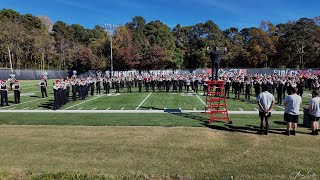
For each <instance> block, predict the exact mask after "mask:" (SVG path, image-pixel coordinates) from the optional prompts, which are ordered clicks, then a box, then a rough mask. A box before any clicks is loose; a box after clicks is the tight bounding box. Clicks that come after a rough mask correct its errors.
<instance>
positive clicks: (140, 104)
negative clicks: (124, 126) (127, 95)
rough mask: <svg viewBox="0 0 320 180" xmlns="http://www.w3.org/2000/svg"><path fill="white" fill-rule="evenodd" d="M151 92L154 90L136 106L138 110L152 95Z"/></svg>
mask: <svg viewBox="0 0 320 180" xmlns="http://www.w3.org/2000/svg"><path fill="white" fill-rule="evenodd" d="M151 94H152V92H151V93H150V94H149V95H148V96H147V97H146V98H144V100H143V101H142V102H141V103H140V104H139V106H138V107H137V108H136V110H138V109H139V108H140V107H141V105H142V104H143V103H144V102H145V101H146V100H147V99H148V98H149V97H150V96H151Z"/></svg>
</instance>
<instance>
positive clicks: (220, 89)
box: [205, 47, 232, 124]
mask: <svg viewBox="0 0 320 180" xmlns="http://www.w3.org/2000/svg"><path fill="white" fill-rule="evenodd" d="M226 51H227V48H224V52H226ZM206 52H207V54H208V55H210V59H211V62H212V81H208V90H207V92H208V95H207V98H206V103H207V105H206V107H205V112H206V113H209V114H210V124H211V123H212V122H213V121H226V122H227V123H229V124H232V121H230V116H229V112H228V106H227V100H226V96H225V88H224V84H225V82H224V81H223V80H219V74H218V72H219V68H220V61H221V54H222V52H221V51H219V48H218V47H216V49H215V51H210V49H209V47H207V51H206ZM214 75H215V76H214ZM207 111H208V112H207Z"/></svg>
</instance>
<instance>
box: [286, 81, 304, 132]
mask: <svg viewBox="0 0 320 180" xmlns="http://www.w3.org/2000/svg"><path fill="white" fill-rule="evenodd" d="M297 92H298V88H296V87H294V88H291V93H292V94H291V95H288V96H287V97H286V99H285V100H284V106H285V110H284V120H285V121H287V131H286V133H285V134H286V135H288V136H289V135H296V129H297V124H298V120H299V110H300V104H301V102H302V99H301V96H299V95H297Z"/></svg>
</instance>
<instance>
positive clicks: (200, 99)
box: [196, 95, 207, 106]
mask: <svg viewBox="0 0 320 180" xmlns="http://www.w3.org/2000/svg"><path fill="white" fill-rule="evenodd" d="M196 96H197V98H198V99H199V100H200V101H201V102H202V104H203V105H205V106H207V105H206V103H205V102H204V101H203V100H202V99H201V98H200V97H199V96H198V95H196Z"/></svg>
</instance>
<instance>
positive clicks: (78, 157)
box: [0, 81, 320, 179]
mask: <svg viewBox="0 0 320 180" xmlns="http://www.w3.org/2000/svg"><path fill="white" fill-rule="evenodd" d="M37 83H38V82H37V81H22V86H23V92H22V93H23V96H22V97H21V103H22V104H20V105H14V104H12V103H10V105H11V106H9V107H4V108H0V110H6V112H2V113H1V115H0V144H1V146H0V154H1V156H0V179H319V177H320V168H319V167H320V161H319V155H320V152H319V148H320V143H319V142H320V140H319V138H320V137H316V136H311V135H309V134H308V133H309V132H310V129H308V128H306V127H303V126H302V117H303V115H301V116H300V121H299V127H298V134H297V136H294V137H293V136H290V137H287V136H284V135H283V134H282V133H283V132H284V131H285V127H286V125H285V123H284V122H283V116H282V115H273V116H272V118H271V125H270V126H271V132H270V135H268V136H260V135H257V131H258V129H259V118H258V116H257V115H237V114H234V115H231V120H232V121H233V124H231V125H230V124H226V123H223V122H214V123H212V124H209V123H208V121H209V116H208V115H207V114H201V113H179V114H169V113H160V114H158V113H157V114H153V113H134V114H129V113H121V111H120V112H118V113H107V114H106V113H79V112H81V110H92V109H95V110H106V109H109V110H121V109H123V110H136V109H137V110H150V109H153V110H164V109H166V108H167V109H178V108H181V109H182V110H195V109H196V110H204V104H203V101H205V99H206V97H205V96H201V94H202V92H199V94H198V96H196V95H193V94H191V93H182V94H181V93H178V94H175V93H164V92H162V93H159V92H155V93H151V94H150V93H146V92H144V93H138V92H136V91H137V89H134V91H135V92H134V93H132V94H128V93H126V89H123V90H122V92H121V93H120V95H115V94H114V95H112V96H106V95H102V96H93V97H89V98H87V99H86V100H84V101H76V102H70V103H68V104H67V105H65V106H63V107H62V109H67V110H79V112H73V113H55V112H54V111H52V112H46V113H37V112H36V111H35V112H33V113H29V112H26V111H25V112H23V111H21V112H19V113H13V112H10V110H23V109H25V110H46V109H49V108H50V104H51V103H52V100H53V97H52V90H51V88H48V93H49V96H50V97H49V98H46V99H42V98H40V88H39V87H38V86H37ZM51 83H52V81H49V83H48V84H51ZM309 93H310V92H306V93H305V96H304V97H303V105H302V107H304V106H306V105H307V103H308V101H309V99H310V96H309V95H308V94H309ZM233 96H234V95H231V97H233ZM242 97H243V98H244V96H242ZM9 100H11V101H12V100H13V96H12V95H11V96H9ZM227 103H228V107H229V110H231V111H241V110H243V111H255V110H256V108H257V105H256V102H255V101H254V99H253V98H252V100H251V101H243V100H234V99H228V101H227ZM302 107H301V108H302ZM274 110H276V111H282V110H283V107H282V106H279V107H277V106H276V107H275V108H274Z"/></svg>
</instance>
